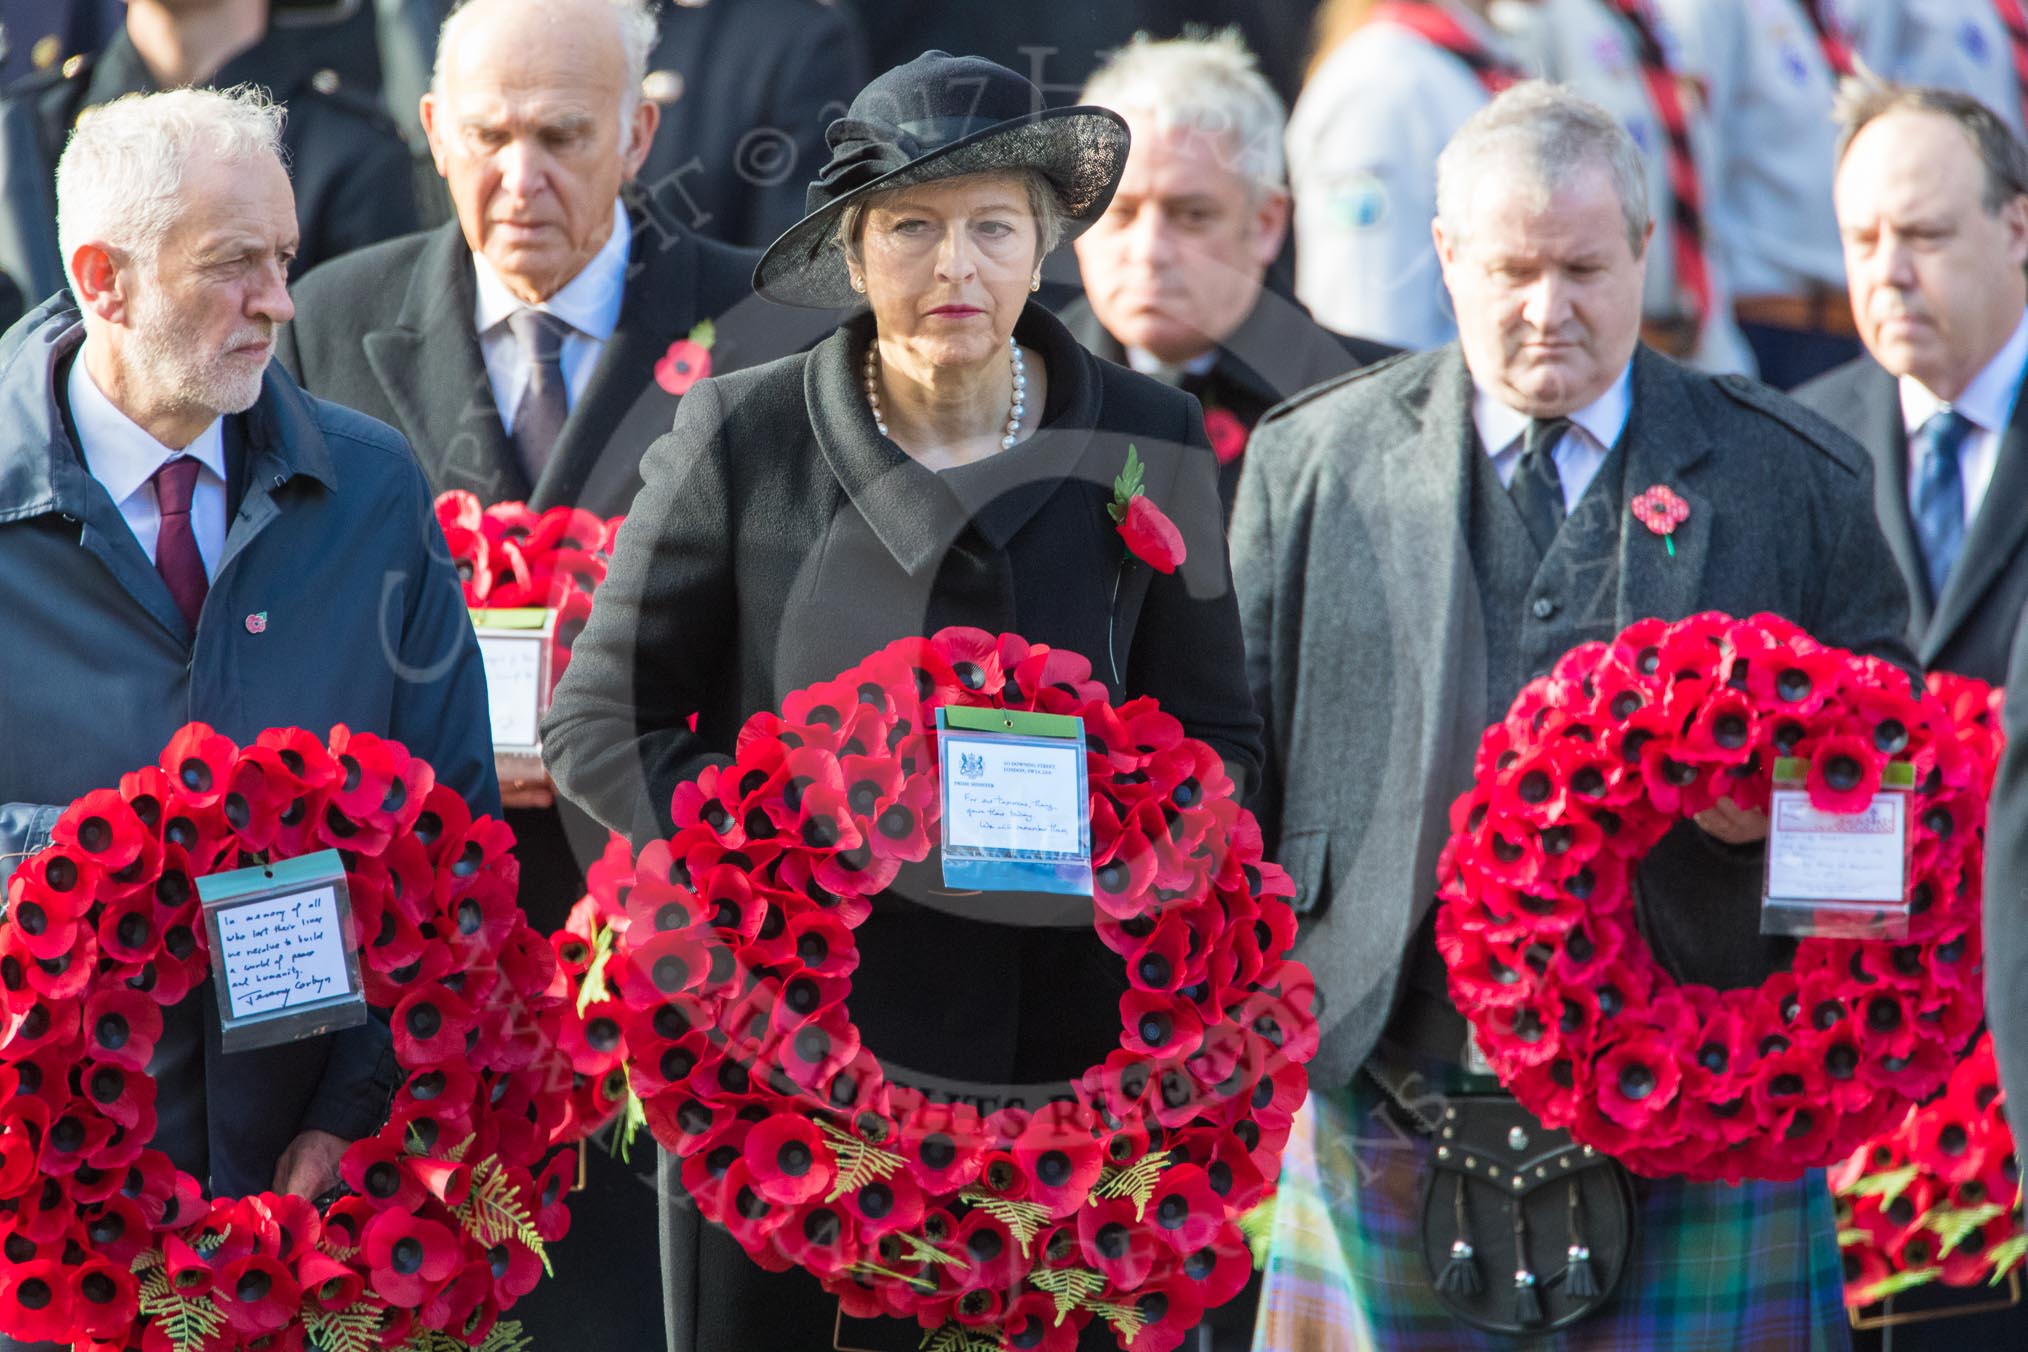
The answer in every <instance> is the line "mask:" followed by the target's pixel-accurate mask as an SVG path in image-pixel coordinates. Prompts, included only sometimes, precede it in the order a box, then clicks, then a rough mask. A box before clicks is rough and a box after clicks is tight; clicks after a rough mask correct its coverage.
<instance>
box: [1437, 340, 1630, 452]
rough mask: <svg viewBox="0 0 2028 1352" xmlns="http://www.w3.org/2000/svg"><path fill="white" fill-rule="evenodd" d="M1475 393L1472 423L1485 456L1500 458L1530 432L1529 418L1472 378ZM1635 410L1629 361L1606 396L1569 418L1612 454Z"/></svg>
mask: <svg viewBox="0 0 2028 1352" xmlns="http://www.w3.org/2000/svg"><path fill="white" fill-rule="evenodd" d="M1472 391H1473V394H1472V421H1473V422H1474V423H1475V424H1477V426H1478V429H1479V440H1481V441H1483V442H1484V443H1485V444H1486V454H1488V455H1498V454H1500V453H1501V452H1502V451H1504V450H1506V449H1507V448H1508V447H1510V446H1512V445H1513V444H1514V443H1515V442H1516V441H1518V440H1519V439H1520V437H1521V434H1522V433H1523V432H1526V431H1527V430H1528V422H1529V418H1528V415H1527V414H1526V413H1523V412H1521V411H1520V410H1519V409H1516V408H1512V407H1510V406H1508V405H1507V404H1504V403H1502V402H1500V400H1499V398H1498V397H1497V396H1495V395H1494V394H1493V393H1492V392H1491V391H1490V390H1488V389H1487V388H1486V387H1485V386H1484V385H1481V384H1480V383H1479V381H1478V378H1477V377H1473V379H1472ZM1633 411H1634V364H1633V363H1632V362H1628V363H1627V367H1626V369H1625V370H1624V371H1621V372H1620V378H1619V379H1618V380H1615V381H1614V382H1613V383H1612V384H1611V385H1610V386H1608V387H1607V388H1606V392H1605V393H1604V394H1601V395H1600V396H1599V397H1598V398H1596V399H1594V400H1592V402H1590V403H1589V404H1586V405H1585V406H1584V407H1583V408H1581V409H1578V410H1577V411H1576V412H1575V413H1572V414H1570V415H1568V416H1569V418H1570V420H1571V421H1572V422H1573V423H1576V424H1577V425H1578V426H1579V427H1581V428H1583V429H1584V431H1585V434H1586V435H1587V436H1589V437H1590V438H1591V439H1592V440H1593V441H1595V442H1597V443H1598V444H1599V446H1600V447H1601V448H1602V449H1604V450H1608V451H1610V450H1611V449H1612V448H1613V447H1614V446H1615V445H1616V444H1617V443H1618V442H1619V439H1620V433H1622V432H1624V431H1625V430H1626V427H1627V419H1628V418H1629V417H1631V416H1632V415H1633Z"/></svg>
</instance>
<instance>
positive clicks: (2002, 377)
mask: <svg viewBox="0 0 2028 1352" xmlns="http://www.w3.org/2000/svg"><path fill="white" fill-rule="evenodd" d="M2024 366H2028V311H2023V312H2022V315H2021V322H2020V323H2018V324H2016V325H2015V326H2014V336H2013V337H2011V338H2009V339H2008V340H2007V341H2006V343H2005V345H2003V346H2002V347H2001V348H2000V350H1999V351H1998V352H1997V353H1995V354H1994V355H1993V359H1992V360H1991V361H1989V362H1987V363H1986V365H1985V369H1984V370H1982V371H1980V372H1979V373H1978V374H1977V375H1975V376H1973V377H1972V383H1971V384H1969V385H1967V386H1965V392H1964V393H1963V394H1961V395H1959V396H1958V398H1957V400H1956V402H1954V403H1950V404H1946V403H1945V402H1944V401H1943V400H1941V399H1939V398H1937V397H1936V396H1935V395H1934V394H1931V393H1930V392H1929V389H1928V387H1927V386H1925V385H1924V384H1923V383H1922V382H1921V381H1919V380H1917V379H1916V378H1915V377H1914V376H1903V377H1902V378H1901V380H1900V382H1899V383H1900V386H1901V423H1902V426H1903V427H1905V428H1906V429H1907V430H1908V437H1909V445H1910V447H1911V448H1913V446H1914V444H1915V434H1916V431H1917V430H1918V429H1919V428H1920V427H1921V426H1922V425H1923V424H1924V423H1926V422H1928V421H1929V420H1930V418H1931V417H1932V416H1934V415H1935V414H1936V413H1938V412H1940V411H1941V410H1943V409H1946V408H1954V409H1956V410H1957V411H1958V412H1959V413H1961V414H1963V415H1964V417H1965V420H1966V421H1967V422H1969V423H1971V425H1972V430H1971V431H1970V432H1968V433H1966V435H1965V440H1964V444H1963V445H1962V446H1960V447H1959V448H1958V477H1959V479H1960V480H1961V481H1962V482H1963V483H1964V486H1965V524H1966V525H1967V526H1969V525H1971V524H1972V519H1973V518H1974V517H1976V516H1977V515H1978V514H1979V504H1980V503H1981V502H1983V501H1985V498H1986V485H1987V484H1990V483H1991V482H1992V481H1993V466H1994V464H1995V463H1997V462H1998V461H1999V459H2000V437H2001V435H2002V434H2003V433H2005V432H2006V430H2007V423H2008V422H2009V421H2010V420H2011V419H2012V418H2013V416H2014V401H2015V399H2016V398H2018V397H2019V395H2020V393H2021V372H2022V368H2023V367H2024ZM1921 472H1922V466H1921V465H1919V464H1917V463H1916V460H1915V456H1914V455H1912V454H1911V455H1910V456H1909V458H1908V501H1909V503H1910V505H1911V506H1913V504H1914V502H1915V485H1916V480H1917V478H1918V476H1920V474H1921Z"/></svg>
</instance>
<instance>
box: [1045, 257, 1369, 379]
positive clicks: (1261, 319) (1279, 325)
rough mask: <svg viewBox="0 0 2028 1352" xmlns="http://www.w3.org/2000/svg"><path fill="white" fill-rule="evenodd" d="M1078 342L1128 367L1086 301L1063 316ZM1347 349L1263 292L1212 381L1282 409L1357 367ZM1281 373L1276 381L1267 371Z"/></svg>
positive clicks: (1221, 353)
mask: <svg viewBox="0 0 2028 1352" xmlns="http://www.w3.org/2000/svg"><path fill="white" fill-rule="evenodd" d="M1059 317H1060V318H1061V319H1062V320H1063V324H1064V327H1065V328H1067V329H1069V330H1070V332H1071V334H1072V336H1074V337H1075V338H1076V339H1077V340H1078V342H1080V343H1082V344H1084V346H1085V348H1086V350H1088V351H1089V352H1091V353H1092V354H1093V355H1094V356H1098V357H1103V358H1104V359H1105V360H1107V361H1109V362H1113V363H1116V364H1117V365H1121V366H1125V365H1126V364H1127V350H1126V348H1125V347H1124V346H1122V345H1121V343H1120V340H1119V339H1117V338H1115V337H1113V335H1112V333H1111V332H1110V331H1109V330H1108V329H1107V328H1106V327H1105V325H1103V324H1101V323H1099V319H1098V315H1097V313H1096V312H1095V311H1093V309H1092V308H1091V302H1090V301H1089V300H1088V299H1086V298H1085V297H1083V296H1080V297H1078V298H1077V299H1076V300H1074V301H1072V302H1071V303H1070V304H1068V305H1066V306H1064V307H1063V310H1062V312H1061V314H1060V316H1059ZM1354 364H1355V363H1354V360H1353V358H1352V356H1351V354H1350V353H1348V352H1347V351H1346V350H1345V348H1344V346H1343V345H1342V344H1340V343H1339V342H1338V341H1337V339H1335V338H1334V337H1332V336H1331V334H1330V333H1329V332H1328V331H1326V330H1325V329H1323V328H1321V327H1320V326H1319V325H1318V324H1317V323H1316V321H1315V320H1313V319H1311V318H1310V314H1309V311H1307V310H1305V309H1304V308H1303V307H1302V305H1301V304H1300V303H1299V302H1297V301H1295V300H1292V299H1291V298H1289V297H1287V296H1284V295H1282V294H1280V293H1279V292H1276V291H1275V290H1273V289H1272V288H1269V287H1263V288H1262V289H1261V293H1260V297H1259V299H1257V300H1256V301H1255V302H1254V306H1253V308H1252V309H1251V310H1249V311H1247V315H1246V318H1245V319H1244V320H1242V321H1240V325H1239V327H1238V328H1236V329H1234V330H1233V331H1232V332H1231V333H1230V334H1229V335H1227V336H1226V339H1225V341H1224V342H1223V343H1220V344H1219V345H1218V354H1217V361H1216V362H1214V363H1213V365H1212V368H1211V376H1210V379H1211V380H1213V381H1216V382H1222V383H1224V384H1226V385H1229V386H1236V387H1237V388H1238V389H1239V391H1241V392H1242V393H1243V394H1244V395H1245V396H1246V397H1248V398H1249V399H1251V400H1252V401H1254V402H1256V403H1258V404H1260V405H1261V406H1263V407H1268V406H1272V405H1274V404H1279V403H1280V402H1281V401H1282V400H1284V399H1286V398H1288V397H1289V396H1290V395H1292V394H1295V393H1297V392H1298V391H1299V390H1303V389H1306V388H1308V387H1309V386H1311V385H1315V384H1317V383H1318V382H1320V381H1324V380H1329V379H1330V378H1331V377H1333V376H1336V375H1342V374H1343V373H1344V372H1345V371H1346V370H1347V369H1348V368H1350V367H1351V366H1352V365H1354ZM1265 371H1279V372H1281V373H1282V378H1281V379H1279V380H1276V379H1273V378H1271V377H1269V376H1267V375H1265V374H1263V372H1265Z"/></svg>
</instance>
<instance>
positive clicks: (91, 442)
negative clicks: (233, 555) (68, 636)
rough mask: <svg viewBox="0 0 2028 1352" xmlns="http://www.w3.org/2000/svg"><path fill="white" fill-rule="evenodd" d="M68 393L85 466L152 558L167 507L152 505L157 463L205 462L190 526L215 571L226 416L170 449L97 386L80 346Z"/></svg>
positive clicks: (221, 531)
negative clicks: (177, 448) (178, 447)
mask: <svg viewBox="0 0 2028 1352" xmlns="http://www.w3.org/2000/svg"><path fill="white" fill-rule="evenodd" d="M65 393H66V397H67V399H68V400H69V402H70V418H71V421H72V422H73V423H75V424H76V425H77V439H78V440H79V441H80V442H82V443H84V444H83V446H81V447H80V449H81V450H82V451H83V452H84V460H85V468H86V469H87V470H89V471H90V472H91V476H92V477H93V478H94V479H97V480H98V481H99V483H100V484H101V485H102V486H103V487H104V488H105V490H106V495H107V496H108V497H110V498H111V499H112V500H113V505H114V506H116V507H118V508H119V509H120V515H121V517H123V518H124V519H125V520H126V523H127V529H129V530H131V531H133V532H134V539H135V540H136V541H137V542H138V543H139V544H140V546H141V552H142V553H143V554H146V555H147V556H148V562H150V563H153V562H154V561H155V540H156V537H157V536H159V535H160V534H161V533H162V513H161V511H160V509H158V508H157V507H156V505H155V485H154V484H153V483H152V482H150V481H151V480H152V479H153V478H154V476H155V471H156V470H158V469H160V468H162V466H163V465H165V464H167V463H168V462H169V461H171V460H174V459H176V458H177V457H179V456H186V455H187V456H189V457H190V458H191V459H193V460H195V461H197V463H198V464H199V465H200V466H202V467H203V468H201V469H200V470H199V471H198V474H197V484H196V486H195V487H194V488H192V490H191V493H190V529H191V533H192V534H194V535H196V537H197V553H198V556H199V557H200V558H202V559H203V560H204V575H205V577H207V578H209V577H212V576H214V575H215V574H216V573H217V572H218V560H219V556H220V555H222V554H223V553H224V552H225V420H224V419H222V418H214V419H212V422H211V426H209V427H207V428H205V429H204V430H203V431H202V432H199V433H198V434H197V438H196V440H194V441H192V442H191V443H190V444H189V445H188V446H185V447H184V448H183V449H182V450H180V451H172V450H170V449H169V448H168V447H167V446H164V445H163V444H162V443H161V442H159V441H157V440H155V438H153V437H151V436H149V435H148V434H147V432H145V431H143V430H142V428H141V426H140V424H138V423H136V422H135V421H134V420H133V419H132V418H129V417H128V416H127V415H126V414H124V413H122V412H120V410H119V409H118V408H116V407H114V405H113V401H112V400H110V399H108V398H106V396H105V395H104V394H103V393H102V392H100V390H99V387H98V382H96V381H94V380H93V379H92V377H91V372H89V371H87V370H86V369H85V359H84V353H83V352H79V353H78V355H77V358H76V360H74V361H72V362H71V364H70V381H69V385H68V388H67V390H66V392H65Z"/></svg>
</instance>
